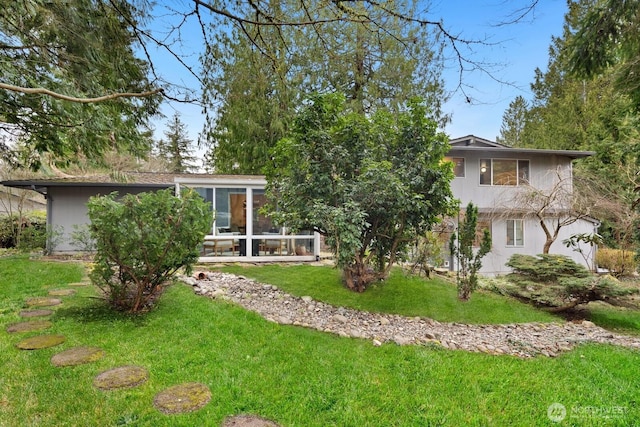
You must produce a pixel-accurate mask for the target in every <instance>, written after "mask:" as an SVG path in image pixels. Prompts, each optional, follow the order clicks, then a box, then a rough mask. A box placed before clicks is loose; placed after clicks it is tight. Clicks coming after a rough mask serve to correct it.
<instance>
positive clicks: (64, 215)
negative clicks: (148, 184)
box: [47, 186, 157, 253]
mask: <svg viewBox="0 0 640 427" xmlns="http://www.w3.org/2000/svg"><path fill="white" fill-rule="evenodd" d="M155 190H157V188H143V187H134V188H131V187H127V188H126V189H123V188H121V187H120V188H119V187H79V186H64V187H49V189H48V193H47V216H48V218H47V224H48V225H49V226H50V227H51V228H52V230H54V231H55V232H56V233H57V232H60V233H62V234H61V236H60V237H59V238H56V239H54V241H53V243H54V246H53V247H50V248H49V249H50V250H52V251H53V252H56V253H61V252H74V251H77V250H78V248H77V247H76V246H74V245H73V244H72V239H71V233H73V231H75V228H74V225H75V226H76V228H77V227H82V226H83V225H86V224H89V217H88V216H87V202H88V201H89V198H90V197H92V196H98V195H101V196H104V195H106V194H110V193H112V192H114V191H119V193H120V194H125V193H133V194H138V193H140V192H143V191H155Z"/></svg>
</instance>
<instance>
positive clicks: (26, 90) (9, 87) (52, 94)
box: [0, 82, 164, 104]
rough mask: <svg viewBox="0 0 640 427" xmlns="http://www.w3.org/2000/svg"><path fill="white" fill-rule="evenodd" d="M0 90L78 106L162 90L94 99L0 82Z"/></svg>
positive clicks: (155, 90)
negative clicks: (52, 99) (49, 98)
mask: <svg viewBox="0 0 640 427" xmlns="http://www.w3.org/2000/svg"><path fill="white" fill-rule="evenodd" d="M0 89H5V90H10V91H12V92H21V93H26V94H29V95H49V96H50V97H52V98H56V99H61V100H63V101H69V102H76V103H79V104H90V103H94V102H103V101H110V100H113V99H117V98H145V97H147V96H151V95H155V94H158V93H163V91H164V89H162V88H159V89H154V90H150V91H146V92H120V93H112V94H109V95H103V96H97V97H95V98H77V97H75V96H69V95H64V94H62V93H57V92H54V91H52V90H49V89H46V88H42V87H36V88H30V87H22V86H15V85H11V84H7V83H2V82H0Z"/></svg>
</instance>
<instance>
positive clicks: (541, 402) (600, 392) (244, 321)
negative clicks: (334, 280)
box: [0, 257, 640, 427]
mask: <svg viewBox="0 0 640 427" xmlns="http://www.w3.org/2000/svg"><path fill="white" fill-rule="evenodd" d="M305 268H308V267H305ZM311 268H317V267H311ZM251 270H252V271H258V270H260V269H258V268H255V269H251ZM247 271H248V269H247ZM279 271H280V274H281V277H280V279H281V282H276V283H279V285H280V286H281V287H282V288H283V289H287V286H288V285H285V282H292V281H293V282H303V280H301V278H296V277H291V276H293V275H292V274H289V273H287V271H288V270H286V269H284V268H283V269H281V270H279ZM289 271H291V270H289ZM317 271H321V270H317ZM329 272H330V273H327V274H329V275H330V274H333V270H329ZM246 274H249V273H248V272H246ZM309 274H311V273H309ZM316 274H318V273H316ZM322 274H325V273H324V272H323V273H322ZM81 275H82V271H81V269H80V268H79V267H78V266H77V265H75V264H70V263H64V264H63V263H46V262H40V261H30V260H28V259H26V258H15V257H14V258H2V259H0V300H1V301H2V304H3V305H2V307H3V308H2V311H1V312H0V327H1V328H2V331H0V334H2V339H1V340H0V366H2V375H1V376H0V425H2V426H5V425H6V426H14V425H15V426H43V425H48V426H54V425H55V426H88V425H91V426H117V425H135V426H196V425H198V426H219V425H220V424H221V423H222V421H223V419H224V418H225V417H227V416H229V415H233V414H257V415H260V416H262V417H265V418H268V419H271V420H273V421H276V422H277V423H279V424H280V425H282V426H305V427H306V426H323V427H324V426H389V425H396V426H436V425H446V426H467V425H478V426H484V425H490V426H548V425H556V424H553V423H551V421H550V420H549V417H548V414H547V410H548V408H549V407H550V405H552V404H554V403H560V404H562V405H564V407H565V409H566V411H567V413H566V420H565V421H564V422H563V423H561V424H558V425H586V426H601V425H615V426H622V425H633V423H635V422H636V420H638V419H640V408H639V406H638V385H637V384H638V383H637V381H638V366H640V353H639V352H636V351H631V350H627V349H622V348H616V347H612V346H603V345H585V346H581V347H578V348H577V349H575V350H573V351H571V352H569V353H566V354H563V355H562V356H560V357H558V358H555V359H549V358H546V357H536V358H534V359H529V360H521V359H517V358H515V357H511V356H490V355H486V354H478V353H467V352H464V351H449V350H443V349H440V348H436V347H419V346H404V347H399V346H397V345H395V344H384V345H382V346H381V347H375V346H373V345H372V343H371V342H369V341H367V340H358V339H350V338H339V337H337V336H334V335H330V334H325V333H322V332H317V331H313V330H307V329H304V328H300V327H295V326H281V325H277V324H274V323H270V322H267V321H265V320H263V319H262V318H260V317H259V316H258V315H256V314H254V313H251V312H248V311H246V310H244V309H241V308H239V307H237V306H234V305H232V304H230V303H226V302H222V301H216V300H210V299H207V298H204V297H199V296H196V295H194V293H193V291H192V289H191V288H190V287H188V286H185V285H180V284H179V285H174V286H172V287H170V288H169V289H168V290H167V292H166V293H165V294H164V295H163V296H162V297H161V299H160V300H159V303H158V306H157V307H156V309H155V310H153V311H152V312H151V313H148V314H147V315H145V316H141V317H134V318H132V317H129V316H125V315H120V314H114V313H111V312H110V311H108V310H106V309H105V308H104V306H103V305H102V303H101V302H100V301H99V300H97V299H95V298H94V297H95V296H96V293H95V291H94V290H93V289H91V288H90V287H85V288H78V290H79V292H78V294H77V295H75V296H72V297H65V302H64V303H63V305H62V306H61V307H60V308H57V309H56V312H55V314H54V315H53V316H52V317H51V320H52V321H53V324H54V325H53V327H52V328H51V330H50V331H48V332H50V333H55V334H63V335H65V336H66V339H67V340H66V342H65V343H64V344H63V345H61V346H58V347H53V348H50V349H44V350H34V351H21V350H18V349H16V348H15V343H16V342H18V341H19V340H20V339H22V338H23V337H25V336H30V335H35V334H37V333H28V334H8V333H7V332H5V329H6V327H7V325H9V324H11V323H15V322H18V321H20V320H21V319H20V318H19V317H18V312H19V310H20V309H21V308H22V305H23V302H24V300H25V298H27V297H31V296H41V295H46V292H47V289H51V288H60V287H64V285H65V283H70V282H75V281H78V280H79V279H80V277H81ZM311 276H313V274H311ZM305 283H306V282H305ZM391 283H392V281H390V282H389V283H387V285H389V284H391ZM387 285H385V286H382V287H380V288H379V290H374V292H372V293H371V294H367V293H365V294H364V295H350V297H351V298H356V297H364V298H369V299H374V298H373V294H375V293H376V292H377V293H378V295H380V296H383V295H390V294H385V292H390V291H391V290H392V288H391V287H389V288H388V289H387V290H386V291H385V288H386V287H387ZM314 286H316V287H320V286H322V283H316V284H315V285H314ZM416 286H417V285H416ZM400 291H401V290H395V291H394V292H400ZM291 292H293V291H291ZM332 292H333V291H332ZM335 292H336V293H337V294H339V292H340V291H339V290H335ZM301 293H303V294H308V295H312V296H313V294H312V292H311V291H307V290H305V291H304V292H301ZM437 295H438V294H437V293H435V294H433V295H432V298H433V299H434V300H433V301H432V302H431V304H433V305H434V306H437V305H438V300H437V298H438V296H437ZM476 297H478V298H476ZM336 298H338V297H337V296H336ZM406 299H407V298H402V297H398V298H397V300H399V301H404V300H406ZM475 299H480V294H477V295H474V296H473V297H472V302H473V300H475ZM347 302H348V301H345V302H343V303H342V304H340V305H348V304H347ZM381 304H382V303H381ZM403 304H404V303H403ZM506 304H507V305H511V304H513V302H512V301H509V300H506ZM393 308H394V307H393V306H392V305H389V306H387V309H388V310H392V309H393ZM398 309H402V310H404V309H408V308H406V307H404V308H402V307H399V308H398ZM514 311H516V312H520V311H521V308H520V307H518V308H515V309H514ZM445 312H447V313H449V314H448V315H451V316H453V315H454V314H455V310H452V309H447V310H445ZM433 317H436V316H435V315H433ZM478 319H480V317H478ZM459 321H464V322H467V321H471V320H469V319H465V320H462V319H459ZM510 321H511V320H510ZM79 345H91V346H99V347H102V348H103V349H104V350H105V351H106V357H105V358H103V359H101V360H100V361H98V362H94V363H91V364H87V365H80V366H76V367H66V368H55V367H53V366H52V365H51V362H50V358H51V356H52V355H53V354H56V353H58V352H60V351H62V350H65V349H68V348H71V347H74V346H79ZM129 364H135V365H140V366H144V367H145V368H147V369H148V371H149V373H150V378H149V380H148V381H147V382H146V383H144V384H143V385H141V386H139V387H136V388H132V389H124V390H113V391H109V392H105V391H100V390H98V389H96V388H94V387H93V386H92V382H93V379H94V377H95V376H96V375H97V374H98V373H100V372H103V371H105V370H107V369H110V368H113V367H116V366H122V365H129ZM192 381H196V382H201V383H204V384H206V385H207V386H208V387H209V388H210V390H211V393H212V400H211V402H210V403H209V404H208V405H207V406H205V407H204V408H203V409H201V410H199V411H196V412H192V413H188V414H182V415H164V414H161V413H160V412H159V411H157V410H156V409H154V407H153V406H152V401H153V397H154V396H155V395H156V393H158V392H160V391H162V390H164V389H165V388H167V387H170V386H172V385H175V384H179V383H184V382H192ZM556 406H557V405H556ZM552 415H553V414H552Z"/></svg>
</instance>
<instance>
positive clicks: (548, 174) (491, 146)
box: [447, 135, 599, 275]
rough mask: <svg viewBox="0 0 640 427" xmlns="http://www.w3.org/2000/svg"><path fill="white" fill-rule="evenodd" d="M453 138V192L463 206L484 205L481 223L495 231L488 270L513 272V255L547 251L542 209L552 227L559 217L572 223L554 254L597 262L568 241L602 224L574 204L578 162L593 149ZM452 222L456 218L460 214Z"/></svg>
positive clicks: (565, 228) (563, 229)
mask: <svg viewBox="0 0 640 427" xmlns="http://www.w3.org/2000/svg"><path fill="white" fill-rule="evenodd" d="M450 143H451V150H450V151H449V153H448V154H447V160H450V161H451V162H453V163H454V173H455V178H454V179H453V181H452V182H451V188H452V191H453V194H454V196H455V197H456V198H457V199H459V200H460V207H461V209H463V210H464V208H465V207H466V206H467V204H468V203H469V202H473V204H474V205H476V206H477V207H478V214H479V215H478V216H479V224H480V226H481V227H483V228H487V229H489V231H490V233H491V238H492V250H491V253H489V254H488V255H487V256H486V257H485V258H484V259H483V262H482V264H483V266H482V270H481V272H482V273H483V274H489V275H491V274H501V273H507V272H509V271H510V269H509V268H508V267H507V266H506V265H505V263H506V262H507V261H508V260H509V258H510V257H511V256H512V255H513V254H528V255H537V254H541V253H543V250H544V246H545V242H546V241H547V238H546V235H545V231H544V229H543V227H542V226H541V224H540V218H539V217H538V216H537V215H536V212H539V211H540V209H544V215H542V216H543V217H544V221H545V224H546V225H547V228H548V230H554V229H555V227H556V224H557V222H558V221H561V222H563V223H566V225H563V226H562V227H560V230H559V233H558V236H557V238H556V239H555V241H554V243H553V244H552V245H551V246H550V248H549V253H551V254H561V255H567V256H569V257H571V258H572V259H574V260H575V261H576V262H579V263H581V264H582V265H585V266H589V264H591V265H593V262H592V260H590V261H589V263H587V261H585V259H584V257H583V255H581V254H580V253H578V252H576V251H574V250H572V249H571V248H567V247H566V246H565V245H564V244H563V243H562V241H563V240H565V239H567V238H568V237H570V236H571V235H574V234H577V233H588V234H591V233H594V232H597V227H598V226H599V223H598V221H597V220H595V219H593V218H591V217H588V216H584V217H579V218H577V219H575V218H576V215H575V212H574V210H573V208H572V206H571V194H572V192H573V181H572V167H573V161H574V160H576V159H580V158H584V157H588V156H590V155H592V154H593V153H592V152H587V151H571V150H539V149H531V148H512V147H508V146H505V145H502V144H498V143H496V142H493V141H489V140H486V139H482V138H478V137H476V136H473V135H469V136H465V137H462V138H456V139H453V140H451V141H450ZM533 194H536V196H535V197H534V196H533ZM545 204H548V206H545ZM451 221H452V222H453V223H456V222H457V221H458V218H453V219H452V220H451ZM594 252H595V251H594ZM591 256H595V253H593V254H592V255H591ZM449 266H450V268H451V269H453V270H455V268H456V262H455V260H454V259H450V260H449Z"/></svg>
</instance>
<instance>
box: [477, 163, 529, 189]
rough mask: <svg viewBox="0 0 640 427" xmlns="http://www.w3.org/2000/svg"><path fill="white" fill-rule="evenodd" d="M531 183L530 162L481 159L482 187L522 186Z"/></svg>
mask: <svg viewBox="0 0 640 427" xmlns="http://www.w3.org/2000/svg"><path fill="white" fill-rule="evenodd" d="M528 181H529V160H511V159H480V185H522V184H525V183H527V182H528Z"/></svg>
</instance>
